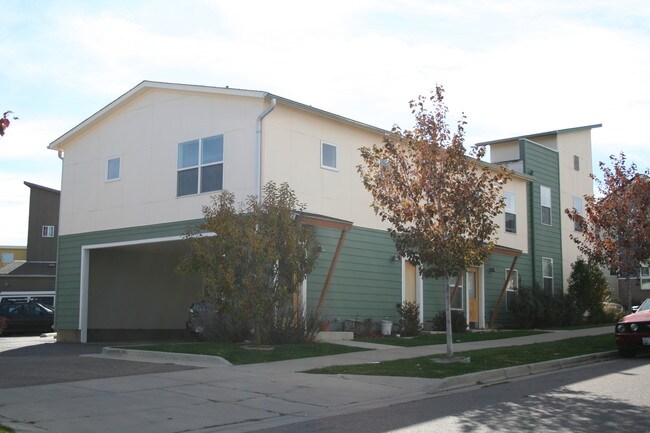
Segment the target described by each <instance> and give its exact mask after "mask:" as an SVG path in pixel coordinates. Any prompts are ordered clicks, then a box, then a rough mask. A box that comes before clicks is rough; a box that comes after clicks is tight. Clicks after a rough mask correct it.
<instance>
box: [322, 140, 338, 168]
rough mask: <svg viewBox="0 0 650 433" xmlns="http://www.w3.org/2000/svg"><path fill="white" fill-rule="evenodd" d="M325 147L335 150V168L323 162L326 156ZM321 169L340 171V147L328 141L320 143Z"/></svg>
mask: <svg viewBox="0 0 650 433" xmlns="http://www.w3.org/2000/svg"><path fill="white" fill-rule="evenodd" d="M325 146H330V147H332V148H334V167H332V166H329V165H326V164H325V161H324V160H323V156H324V154H325V152H324V150H325ZM320 168H324V169H325V170H332V171H339V146H338V145H336V144H333V143H329V142H327V141H321V142H320Z"/></svg>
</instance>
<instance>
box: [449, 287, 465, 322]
mask: <svg viewBox="0 0 650 433" xmlns="http://www.w3.org/2000/svg"><path fill="white" fill-rule="evenodd" d="M457 278H458V277H449V281H448V284H449V294H450V296H451V309H452V310H462V309H463V292H464V290H463V279H462V278H461V279H460V282H459V283H458V290H456V293H454V288H455V287H456V279H457ZM452 317H453V316H452Z"/></svg>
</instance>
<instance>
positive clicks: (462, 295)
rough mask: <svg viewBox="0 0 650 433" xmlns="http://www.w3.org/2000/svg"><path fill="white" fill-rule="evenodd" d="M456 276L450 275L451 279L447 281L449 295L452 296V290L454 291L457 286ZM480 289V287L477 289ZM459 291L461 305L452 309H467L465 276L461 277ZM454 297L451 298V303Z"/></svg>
mask: <svg viewBox="0 0 650 433" xmlns="http://www.w3.org/2000/svg"><path fill="white" fill-rule="evenodd" d="M456 278H458V277H457V276H453V277H449V280H448V281H447V284H449V295H450V296H451V294H452V292H453V291H454V287H456ZM477 290H478V289H477ZM458 293H459V294H460V307H453V306H452V307H451V309H452V310H458V311H465V278H461V280H460V285H459V286H458ZM452 301H453V299H450V300H449V303H450V304H451V302H452Z"/></svg>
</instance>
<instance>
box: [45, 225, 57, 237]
mask: <svg viewBox="0 0 650 433" xmlns="http://www.w3.org/2000/svg"><path fill="white" fill-rule="evenodd" d="M43 237H44V238H53V237H54V226H43Z"/></svg>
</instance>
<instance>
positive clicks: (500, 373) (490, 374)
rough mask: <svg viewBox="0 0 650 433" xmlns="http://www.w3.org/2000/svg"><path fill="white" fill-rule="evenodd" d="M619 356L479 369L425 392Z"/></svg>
mask: <svg viewBox="0 0 650 433" xmlns="http://www.w3.org/2000/svg"><path fill="white" fill-rule="evenodd" d="M618 356H619V355H618V352H617V351H611V352H601V353H592V354H589V355H580V356H574V357H571V358H561V359H554V360H551V361H544V362H538V363H535V364H527V365H518V366H515V367H507V368H500V369H497V370H486V371H479V372H476V373H469V374H464V375H462V376H452V377H448V378H446V379H442V381H441V382H440V383H438V384H435V385H432V386H430V387H429V388H427V389H426V390H425V391H424V392H425V393H427V394H437V393H441V392H445V391H453V390H456V389H460V388H466V387H469V386H476V385H487V384H491V383H498V382H507V381H509V380H510V379H515V378H518V377H523V376H529V375H533V374H540V373H546V372H549V371H554V370H559V369H562V368H570V367H575V366H578V365H583V364H590V363H594V362H601V361H607V360H610V359H614V358H617V357H618Z"/></svg>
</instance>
